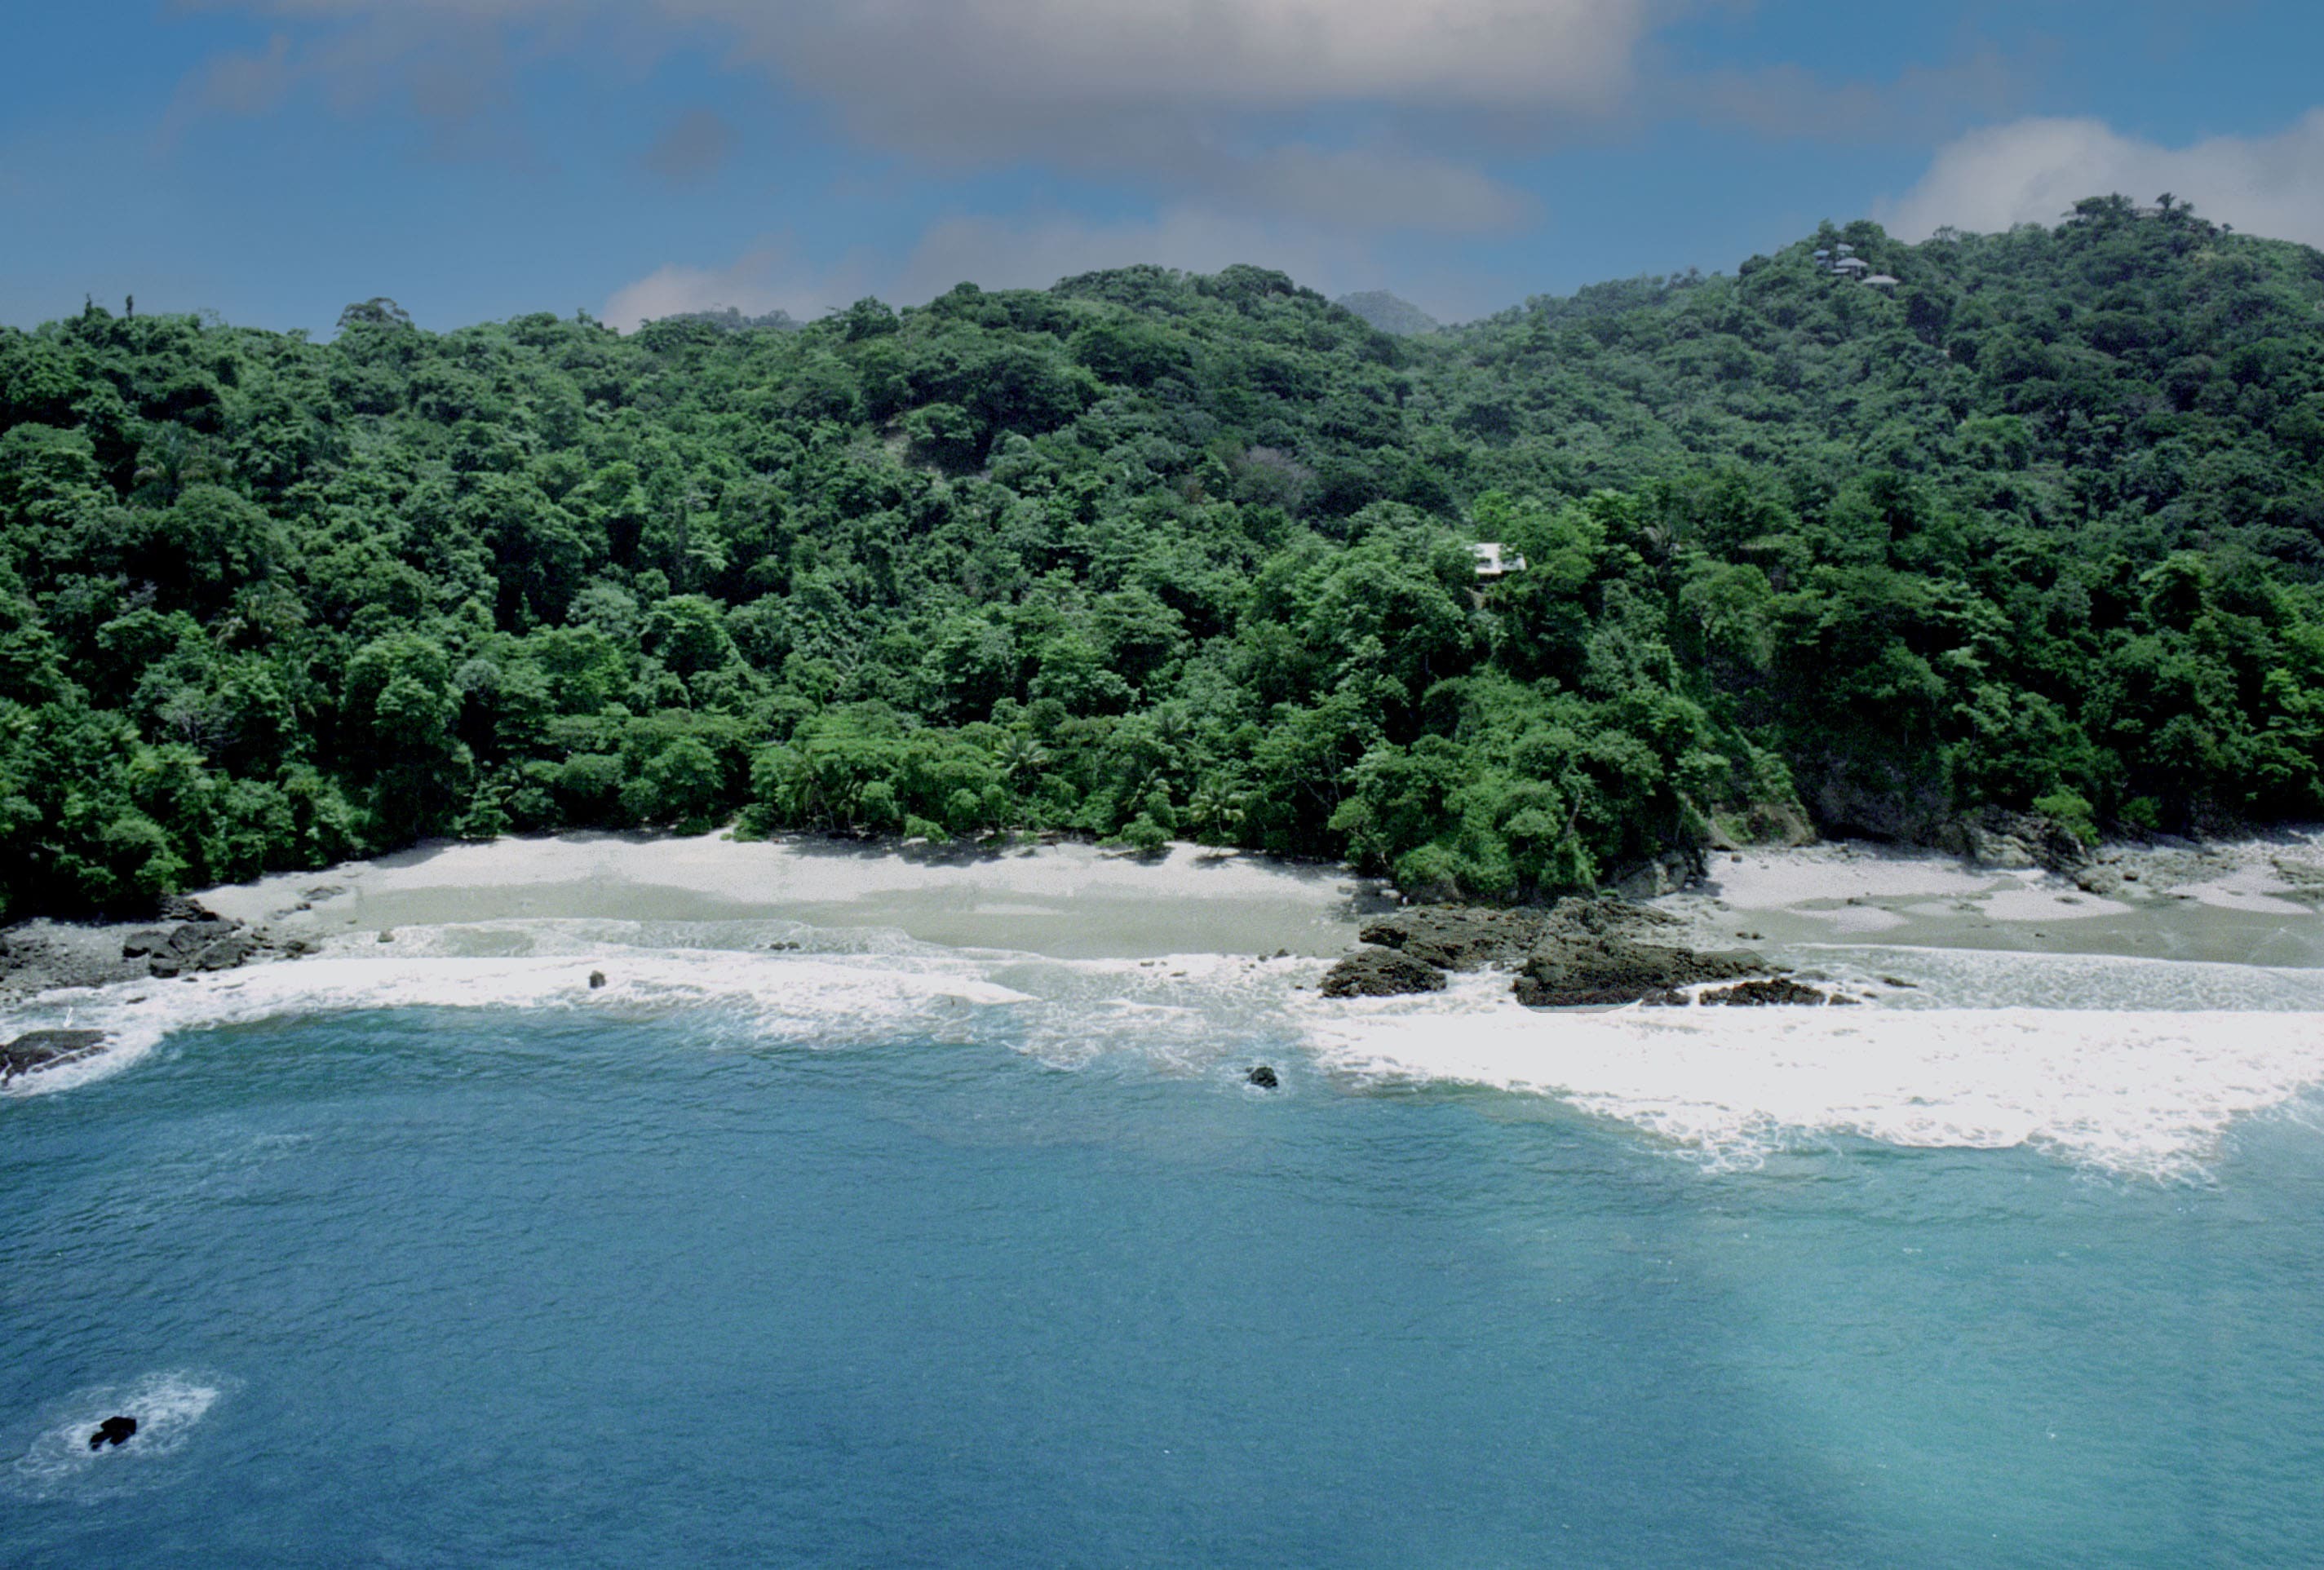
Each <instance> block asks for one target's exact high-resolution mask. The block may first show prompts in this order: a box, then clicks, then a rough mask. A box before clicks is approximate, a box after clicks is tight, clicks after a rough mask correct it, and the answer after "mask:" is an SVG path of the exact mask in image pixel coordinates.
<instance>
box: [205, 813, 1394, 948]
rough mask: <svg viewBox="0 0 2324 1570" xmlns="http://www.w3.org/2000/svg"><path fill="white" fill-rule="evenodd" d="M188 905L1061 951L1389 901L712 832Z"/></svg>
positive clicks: (1268, 873)
mask: <svg viewBox="0 0 2324 1570" xmlns="http://www.w3.org/2000/svg"><path fill="white" fill-rule="evenodd" d="M198 897H199V898H200V899H201V900H202V902H203V903H204V904H208V905H209V906H210V907H211V908H212V909H214V910H216V911H217V912H218V913H219V914H221V915H226V916H231V917H234V918H235V919H237V920H241V921H248V922H258V923H265V924H266V925H268V926H271V927H272V928H274V929H275V930H277V931H278V932H283V933H285V934H287V935H294V936H295V935H305V936H312V937H330V936H337V935H340V934H344V933H346V932H366V931H368V932H392V931H393V930H394V929H395V928H398V927H402V926H433V925H440V924H446V923H474V922H491V921H508V920H522V919H535V920H539V919H613V920H622V921H637V922H692V921H748V920H764V919H779V920H788V921H797V922H803V923H808V924H810V925H813V926H816V927H878V928H887V929H895V930H900V931H902V932H906V933H908V934H909V935H910V936H912V937H914V938H918V939H920V940H922V941H927V942H935V943H945V944H949V945H953V946H955V947H963V948H982V949H1002V950H1017V951H1021V952H1028V953H1036V954H1047V955H1052V956H1056V957H1059V958H1094V957H1124V958H1136V957H1139V956H1143V955H1158V954H1172V953H1189V954H1197V953H1230V954H1232V953H1240V954H1272V953H1274V952H1275V951H1276V950H1278V949H1288V950H1291V951H1292V952H1293V953H1295V954H1311V955H1322V954H1332V953H1336V952H1338V951H1339V950H1341V949H1342V948H1343V947H1345V946H1346V945H1347V944H1348V943H1350V942H1352V941H1354V939H1355V933H1356V928H1357V926H1358V924H1359V923H1360V921H1361V919H1362V918H1363V916H1364V915H1365V914H1369V913H1370V912H1372V911H1375V910H1380V909H1386V908H1388V906H1389V905H1390V904H1391V903H1392V902H1391V901H1389V900H1388V898H1386V897H1385V896H1384V895H1382V894H1381V892H1380V891H1379V889H1378V888H1377V887H1376V886H1374V885H1373V884H1372V882H1371V881H1370V880H1369V879H1364V878H1359V877H1355V876H1354V875H1353V874H1351V873H1350V872H1349V871H1348V870H1347V869H1346V868H1333V867H1318V866H1311V865H1305V864H1297V863H1289V862H1283V861H1277V860H1273V859H1270V858H1265V857H1259V856H1252V855H1246V854H1241V853H1238V852H1233V851H1215V850H1209V849H1202V848H1199V847H1196V846H1192V845H1179V846H1174V847H1173V848H1172V849H1171V850H1170V851H1169V853H1168V855H1167V857H1162V858H1155V859H1152V860H1145V859H1141V858H1138V857H1136V856H1132V855H1129V854H1125V853H1121V852H1116V851H1109V850H1101V849H1097V848H1096V847H1094V846H1090V845H1082V844H1057V845H1045V846H1039V847H1027V848H1022V849H1014V850H1009V851H1003V852H999V853H993V854H981V853H975V852H964V851H958V850H951V849H933V848H927V847H899V846H896V845H893V844H880V845H868V844H862V843H856V842H851V841H834V840H813V839H785V840H764V841H756V842H752V841H735V840H728V839H725V838H724V837H723V836H720V835H716V834H707V835H702V836H699V837H696V838H690V839H681V838H675V837H669V836H661V835H649V834H565V835H558V836H555V837H544V838H532V839H508V840H497V841H494V842H493V843H490V844H481V845H475V844H460V843H438V844H432V845H427V846H422V847H420V848H419V849H413V850H409V851H404V852H401V853H399V854H397V855H393V856H383V857H381V858H378V859H376V860H373V861H358V862H350V863H347V864H346V865H343V866H340V867H335V868H331V869H329V870H328V871H326V872H309V873H293V874H284V875H281V876H277V877H268V878H264V879H262V880H260V881H258V882H256V883H252V884H244V885H237V886H230V887H226V888H218V889H213V890H210V891H208V893H205V894H203V895H199V896H198ZM301 907H305V908H301Z"/></svg>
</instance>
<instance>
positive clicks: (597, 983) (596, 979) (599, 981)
mask: <svg viewBox="0 0 2324 1570" xmlns="http://www.w3.org/2000/svg"><path fill="white" fill-rule="evenodd" d="M604 985H605V973H604V971H603V970H592V971H590V972H589V990H590V991H592V992H595V991H596V990H597V988H599V987H603V986H604Z"/></svg>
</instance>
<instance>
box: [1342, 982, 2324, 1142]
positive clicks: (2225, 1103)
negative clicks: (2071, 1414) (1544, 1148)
mask: <svg viewBox="0 0 2324 1570" xmlns="http://www.w3.org/2000/svg"><path fill="white" fill-rule="evenodd" d="M1308 1036H1309V1040H1310V1042H1311V1043H1312V1044H1313V1045H1314V1049H1315V1051H1316V1052H1317V1054H1318V1056H1319V1057H1321V1058H1322V1059H1323V1061H1324V1062H1326V1063H1327V1064H1329V1065H1331V1066H1333V1067H1335V1068H1337V1069H1339V1070H1342V1071H1344V1072H1346V1073H1348V1074H1351V1075H1353V1076H1357V1077H1360V1078H1362V1079H1376V1080H1387V1081H1397V1082H1425V1081H1449V1082H1455V1083H1464V1084H1473V1085H1480V1086H1489V1087H1494V1088H1500V1089H1504V1090H1509V1091H1517V1092H1526V1093H1533V1094H1541V1095H1549V1096H1555V1097H1561V1098H1563V1100H1565V1101H1568V1102H1570V1103H1571V1104H1572V1105H1573V1106H1577V1107H1579V1108H1581V1109H1582V1110H1583V1111H1586V1112H1590V1113H1592V1114H1596V1115H1599V1116H1605V1117H1609V1118H1614V1119H1618V1120H1619V1121H1621V1122H1624V1123H1627V1124H1630V1125H1634V1126H1637V1127H1638V1128H1642V1129H1645V1130H1647V1131H1649V1132H1651V1133H1653V1134H1656V1135H1658V1136H1660V1137H1662V1138H1664V1139H1666V1140H1669V1141H1671V1142H1673V1143H1674V1144H1675V1145H1677V1146H1679V1147H1682V1148H1684V1149H1687V1150H1690V1151H1692V1152H1697V1153H1699V1154H1700V1155H1701V1156H1702V1157H1703V1158H1705V1159H1707V1160H1709V1161H1713V1162H1719V1163H1729V1164H1736V1163H1742V1164H1748V1163H1751V1162H1755V1161H1758V1160H1760V1159H1762V1158H1764V1156H1765V1155H1766V1154H1767V1153H1768V1152H1770V1151H1772V1150H1775V1149H1778V1148H1782V1147H1784V1146H1785V1145H1790V1144H1796V1143H1802V1142H1803V1141H1821V1140H1830V1139H1831V1138H1835V1137H1842V1136H1853V1137H1857V1138H1862V1139H1867V1140H1874V1141H1877V1142H1880V1143H1886V1144H1891V1145H1899V1146H1920V1147H1945V1146H1950V1147H1964V1148H1973V1149H2000V1148H2006V1147H2012V1146H2017V1145H2032V1146H2035V1147H2039V1148H2044V1149H2048V1150H2051V1151H2052V1152H2056V1153H2058V1154H2060V1155H2061V1156H2064V1157H2066V1158H2068V1159H2070V1160H2076V1161H2087V1162H2089V1163H2091V1164H2093V1165H2096V1166H2098V1167H2103V1168H2106V1169H2108V1170H2112V1171H2120V1172H2135V1173H2146V1174H2151V1175H2155V1176H2167V1175H2173V1174H2182V1173H2186V1172H2189V1171H2194V1170H2196V1169H2198V1168H2199V1166H2200V1165H2201V1163H2202V1162H2204V1161H2206V1160H2208V1159H2209V1158H2210V1157H2211V1156H2212V1155H2213V1154H2214V1153H2215V1152H2216V1151H2217V1149H2218V1140H2219V1136H2220V1135H2221V1134H2222V1133H2223V1132H2224V1131H2225V1130H2226V1129H2227V1125H2229V1124H2230V1123H2231V1122H2232V1121H2233V1120H2234V1119H2236V1118H2237V1117H2239V1116H2246V1115H2248V1114H2251V1113H2255V1112H2259V1111H2263V1110H2264V1109H2267V1108H2270V1107H2273V1106H2279V1105H2281V1104H2282V1103H2284V1102H2286V1101H2288V1100H2290V1099H2291V1098H2292V1097H2295V1096H2297V1095H2298V1094H2299V1093H2300V1092H2301V1090H2303V1089H2304V1088H2309V1087H2311V1086H2314V1085H2317V1084H2319V1083H2324V1013H2310V1014H2302V1013H2292V1012H2286V1011H2278V1012H2256V1013H2245V1012H2230V1011H2205V1012H2128V1011H2124V1010H2100V1009H2056V1008H2024V1007H2018V1008H1997V1009H1963V1008H1919V1009H1907V1008H1895V1009H1892V1008H1884V1007H1858V1008H1849V1009H1840V1008H1815V1009H1800V1008H1764V1009H1735V1008H1692V1009H1655V1008H1638V1007H1632V1008H1622V1009H1611V1010H1604V1011H1591V1012H1573V1013H1567V1014H1562V1015H1557V1016H1554V1017H1545V1016H1544V1015H1539V1014H1535V1013H1530V1012H1528V1011H1526V1010H1523V1009H1520V1008H1517V1007H1516V1006H1514V1005H1510V1004H1508V1003H1507V1002H1506V1000H1504V999H1503V998H1502V997H1501V996H1499V991H1498V989H1497V988H1480V987H1476V986H1473V985H1470V986H1457V987H1455V988H1454V991H1453V994H1452V996H1451V1001H1450V1003H1449V1005H1438V1006H1435V1007H1433V1008H1432V1007H1415V1006H1412V1005H1409V1004H1407V1003H1405V1002H1404V1001H1403V1000H1394V1001H1390V1002H1384V1003H1381V1004H1374V1005H1358V1006H1357V1007H1355V1008H1352V1009H1348V1010H1345V1011H1343V1012H1341V1013H1338V1014H1337V1015H1333V1016H1328V1017H1327V1016H1323V1015H1320V1014H1318V1015H1315V1016H1313V1017H1311V1020H1310V1022H1309V1026H1308Z"/></svg>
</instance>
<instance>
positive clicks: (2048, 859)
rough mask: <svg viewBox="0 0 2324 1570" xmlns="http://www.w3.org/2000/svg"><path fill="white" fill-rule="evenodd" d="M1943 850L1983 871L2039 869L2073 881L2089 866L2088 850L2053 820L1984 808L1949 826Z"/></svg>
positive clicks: (1943, 841) (2060, 824)
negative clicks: (1994, 869)
mask: <svg viewBox="0 0 2324 1570" xmlns="http://www.w3.org/2000/svg"><path fill="white" fill-rule="evenodd" d="M1938 838H1939V843H1940V844H1941V845H1942V846H1943V848H1944V849H1948V850H1951V851H1953V852H1955V853H1956V854H1959V855H1961V856H1966V857H1967V858H1969V859H1970V860H1971V861H1974V862H1977V863H1978V864H1979V865H1980V866H1984V867H1997V868H2024V867H2039V868H2042V869H2043V871H2045V872H2055V873H2058V874H2059V875H2061V877H2074V876H2075V874H2077V873H2078V872H2080V871H2081V870H2082V869H2083V868H2085V867H2087V866H2088V865H2089V859H2090V850H2089V846H2087V845H2085V844H2083V843H2082V842H2081V840H2078V839H2076V838H2075V837H2074V833H2073V831H2071V830H2070V829H2068V828H2067V827H2066V826H2065V825H2064V824H2062V823H2061V822H2058V821H2057V820H2056V819H2054V818H2045V817H2043V816H2042V815H2041V814H2040V813H2012V812H2008V811H2006V810H2005V809H2003V808H2000V807H1987V808H1986V809H1985V810H1984V811H1983V812H1981V813H1977V814H1975V815H1973V816H1971V817H1967V818H1963V819H1961V820H1960V822H1957V823H1955V824H1952V825H1950V826H1949V827H1948V829H1947V830H1946V831H1945V832H1944V833H1943V834H1941V835H1940V836H1939V837H1938Z"/></svg>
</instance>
